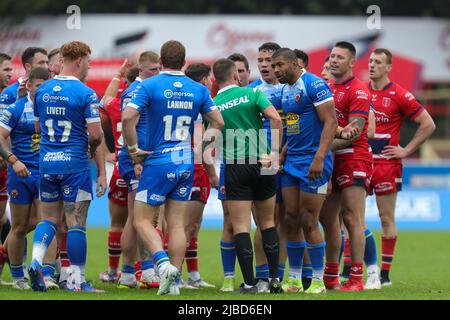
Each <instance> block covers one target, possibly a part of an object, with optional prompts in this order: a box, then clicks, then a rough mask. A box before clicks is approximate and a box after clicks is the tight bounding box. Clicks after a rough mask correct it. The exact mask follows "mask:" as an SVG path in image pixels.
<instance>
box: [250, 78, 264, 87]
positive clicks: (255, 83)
mask: <svg viewBox="0 0 450 320" xmlns="http://www.w3.org/2000/svg"><path fill="white" fill-rule="evenodd" d="M262 84H263V82H262V80H261V79H256V80H255V81H253V82H251V83H249V84H248V85H247V88H257V87H259V86H260V85H262Z"/></svg>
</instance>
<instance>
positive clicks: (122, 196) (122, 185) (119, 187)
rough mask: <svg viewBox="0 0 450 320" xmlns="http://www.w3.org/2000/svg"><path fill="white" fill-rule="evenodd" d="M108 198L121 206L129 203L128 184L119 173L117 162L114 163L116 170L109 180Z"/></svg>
mask: <svg viewBox="0 0 450 320" xmlns="http://www.w3.org/2000/svg"><path fill="white" fill-rule="evenodd" d="M108 198H109V200H111V201H112V202H114V203H115V204H118V205H119V206H124V207H126V206H127V205H128V186H127V184H126V182H125V180H123V179H122V177H121V176H120V174H119V169H118V168H117V162H116V164H115V165H114V171H113V174H112V176H111V180H110V181H109V192H108Z"/></svg>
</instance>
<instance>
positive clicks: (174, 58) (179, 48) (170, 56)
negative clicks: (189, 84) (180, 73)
mask: <svg viewBox="0 0 450 320" xmlns="http://www.w3.org/2000/svg"><path fill="white" fill-rule="evenodd" d="M160 56H161V63H162V65H163V66H164V67H165V68H170V69H175V70H181V68H183V66H184V63H185V58H186V48H185V47H184V46H183V44H182V43H181V42H179V41H176V40H169V41H167V42H166V43H164V44H163V45H162V46H161V54H160Z"/></svg>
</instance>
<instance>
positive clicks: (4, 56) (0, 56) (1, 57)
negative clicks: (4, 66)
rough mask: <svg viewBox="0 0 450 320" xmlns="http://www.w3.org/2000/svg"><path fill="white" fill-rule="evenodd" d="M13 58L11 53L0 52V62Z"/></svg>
mask: <svg viewBox="0 0 450 320" xmlns="http://www.w3.org/2000/svg"><path fill="white" fill-rule="evenodd" d="M10 60H12V59H11V57H10V56H9V55H7V54H6V53H3V52H0V63H3V61H10Z"/></svg>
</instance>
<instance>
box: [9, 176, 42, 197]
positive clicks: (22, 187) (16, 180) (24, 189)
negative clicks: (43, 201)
mask: <svg viewBox="0 0 450 320" xmlns="http://www.w3.org/2000/svg"><path fill="white" fill-rule="evenodd" d="M28 170H29V171H30V172H31V175H29V176H28V177H25V178H22V177H19V176H18V175H17V174H16V173H15V172H14V170H8V178H7V180H6V186H7V189H8V195H9V201H10V202H11V203H14V204H32V203H33V200H34V199H39V177H40V176H39V170H32V169H28Z"/></svg>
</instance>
